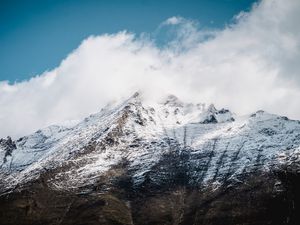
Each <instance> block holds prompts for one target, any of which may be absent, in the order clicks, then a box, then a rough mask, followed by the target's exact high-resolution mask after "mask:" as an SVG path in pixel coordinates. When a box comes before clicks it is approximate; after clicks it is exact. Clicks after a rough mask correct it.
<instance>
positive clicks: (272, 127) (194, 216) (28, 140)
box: [0, 93, 300, 225]
mask: <svg viewBox="0 0 300 225" xmlns="http://www.w3.org/2000/svg"><path fill="white" fill-rule="evenodd" d="M299 174H300V122H299V121H295V120H289V119H288V118H287V117H283V116H277V115H273V114H269V113H267V112H264V111H261V110H260V111H257V112H255V113H253V114H251V115H247V116H237V115H235V114H234V113H232V112H230V111H229V110H227V109H220V110H218V109H216V108H215V107H214V106H213V105H210V106H206V105H205V104H191V103H185V102H182V101H180V100H179V99H178V98H177V97H175V96H173V95H170V96H167V97H166V98H165V99H164V100H163V101H161V102H158V103H151V104H150V103H147V102H146V101H144V100H143V97H142V96H141V95H140V94H139V93H135V94H134V95H133V96H132V97H130V98H129V99H127V100H126V101H124V102H122V103H115V104H110V105H107V106H106V107H105V108H103V109H102V110H101V111H100V112H99V113H96V114H93V115H90V116H89V117H87V118H85V119H84V120H83V121H81V122H79V123H78V124H76V125H74V126H68V127H65V126H60V125H53V126H50V127H47V128H44V129H41V130H38V131H37V132H35V133H33V134H31V135H28V136H25V137H22V138H20V139H18V140H12V139H11V138H10V137H7V138H4V139H0V178H1V181H0V193H1V195H0V211H1V212H0V224H5V225H9V224H18V225H20V224H21V225H22V224H45V225H47V224H49V225H50V224H51V225H52V224H55V225H62V224H76V225H77V224H78V225H79V224H85V225H87V224H104V225H110V224H134V225H141V224H149V225H150V224H153V225H160V224H170V225H171V224H172V225H173V224H174V225H175V224H176V225H185V224H186V225H188V224H191V225H192V224H193V225H196V224H199V225H200V224H209V225H210V224H212V225H217V224H225V225H226V224H241V225H242V224H244V225H245V224H247V225H248V224H249V225H250V224H251V225H256V224H299V221H300V220H299V204H300V203H299V192H300V191H299V190H300V185H299V183H300V182H299V181H300V179H299V178H300V177H299Z"/></svg>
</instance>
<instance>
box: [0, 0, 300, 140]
mask: <svg viewBox="0 0 300 225" xmlns="http://www.w3.org/2000/svg"><path fill="white" fill-rule="evenodd" d="M298 21H300V1H298V0H289V1H282V0H265V1H262V2H260V3H259V4H258V5H256V6H254V8H253V9H252V11H251V12H250V13H240V14H239V15H238V16H237V17H236V21H235V23H234V24H232V25H230V26H228V27H227V28H225V29H224V30H220V31H207V30H206V31H204V30H201V29H200V30H199V29H198V28H197V24H196V23H195V22H194V21H189V20H187V19H183V18H180V17H172V18H170V19H168V20H167V21H166V22H164V26H168V25H172V26H173V25H177V24H179V22H180V26H178V27H177V31H176V33H175V34H176V36H175V37H174V38H173V39H172V40H171V41H170V43H169V44H168V45H166V46H165V47H164V48H159V47H157V46H156V45H155V44H154V42H153V41H152V40H149V39H147V38H138V37H136V36H135V35H134V34H131V33H128V32H120V33H116V34H111V35H108V34H106V35H100V36H92V37H89V38H88V39H86V40H84V41H83V42H82V44H81V45H80V46H79V47H78V48H77V49H76V50H74V51H73V52H72V53H71V54H70V55H69V56H68V57H67V58H66V59H65V60H63V61H62V63H61V65H60V66H59V67H58V68H56V69H54V70H52V71H48V72H45V73H44V74H42V75H39V76H36V77H34V78H32V79H30V80H28V81H24V82H20V83H15V84H12V85H10V84H8V83H7V82H0V136H6V135H11V136H13V137H18V136H21V135H25V134H28V133H30V132H33V131H34V130H36V129H38V128H41V127H45V126H47V125H50V124H55V123H61V122H63V121H65V120H74V119H79V118H82V117H84V116H86V115H88V114H90V113H93V112H96V111H98V110H99V109H100V108H101V107H103V106H104V105H105V104H106V103H107V102H109V101H111V100H114V99H120V98H122V97H127V96H129V95H131V94H132V93H133V92H134V91H136V90H143V91H144V92H145V95H146V96H148V97H149V98H150V97H154V98H156V97H160V96H161V95H162V94H165V93H173V94H175V95H178V96H179V97H181V98H183V99H184V100H188V101H194V102H207V103H210V102H213V103H215V104H216V105H217V106H218V107H228V108H230V109H231V110H232V111H235V112H236V113H239V114H245V113H251V112H253V111H256V110H258V109H265V110H267V111H269V112H272V113H277V114H282V115H287V116H289V117H291V118H296V119H300V104H299V99H300V76H299V72H300V65H299V63H298V61H299V59H300V26H299V24H298Z"/></svg>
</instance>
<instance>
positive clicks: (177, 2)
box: [0, 0, 255, 82]
mask: <svg viewBox="0 0 300 225" xmlns="http://www.w3.org/2000/svg"><path fill="white" fill-rule="evenodd" d="M253 2H255V1H254V0H198V1H196V0H157V1H156V0H152V1H150V0H130V1H124V0H100V1H93V0H85V1H83V0H82V1H77V0H72V1H69V0H43V1H37V0H26V1H21V0H19V1H17V0H1V3H0V68H1V72H0V80H8V81H10V82H15V81H22V80H25V79H28V78H30V77H32V76H34V75H37V74H41V73H42V72H44V71H45V70H51V69H53V68H55V67H56V66H58V65H59V63H60V62H61V60H62V59H64V58H65V57H66V56H67V55H68V54H69V53H70V52H71V51H72V50H73V49H75V48H76V47H77V46H78V45H79V44H80V43H81V41H82V40H83V39H84V38H86V37H88V36H90V35H99V34H103V33H115V32H118V31H121V30H128V31H130V32H134V33H136V34H140V33H142V32H146V33H150V34H151V33H152V32H154V31H155V30H156V29H157V27H158V26H159V24H160V23H161V22H163V21H164V20H166V19H167V18H169V17H172V16H181V17H184V18H188V19H192V20H196V21H198V22H199V24H200V26H201V27H202V28H223V27H224V26H225V25H226V24H228V23H230V22H231V21H232V18H233V16H234V15H236V14H238V13H239V12H240V11H242V10H244V11H248V10H249V9H250V8H251V5H252V4H253ZM158 41H159V40H158Z"/></svg>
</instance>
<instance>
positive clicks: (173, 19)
mask: <svg viewBox="0 0 300 225" xmlns="http://www.w3.org/2000/svg"><path fill="white" fill-rule="evenodd" d="M184 20H185V19H184V18H182V17H178V16H173V17H170V18H168V19H167V20H166V21H165V22H164V23H163V24H165V25H177V24H180V23H182V22H184Z"/></svg>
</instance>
